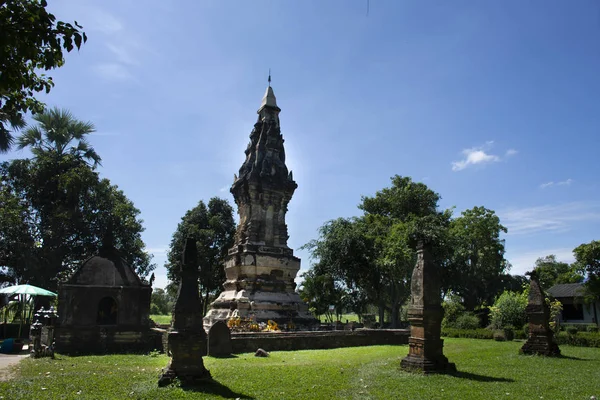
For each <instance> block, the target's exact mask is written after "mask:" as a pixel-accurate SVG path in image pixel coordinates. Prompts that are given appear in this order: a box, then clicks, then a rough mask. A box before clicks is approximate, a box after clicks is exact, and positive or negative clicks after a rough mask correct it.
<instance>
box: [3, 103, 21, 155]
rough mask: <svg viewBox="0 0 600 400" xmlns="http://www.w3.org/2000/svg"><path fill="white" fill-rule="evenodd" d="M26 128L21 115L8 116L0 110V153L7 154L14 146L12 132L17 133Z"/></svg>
mask: <svg viewBox="0 0 600 400" xmlns="http://www.w3.org/2000/svg"><path fill="white" fill-rule="evenodd" d="M24 127H25V121H23V117H21V116H20V115H15V116H10V117H9V116H8V114H6V113H4V112H3V111H2V110H0V153H6V152H7V151H8V150H10V147H11V146H12V144H13V135H12V133H11V131H10V130H13V131H17V130H19V129H22V128H24Z"/></svg>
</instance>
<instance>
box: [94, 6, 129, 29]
mask: <svg viewBox="0 0 600 400" xmlns="http://www.w3.org/2000/svg"><path fill="white" fill-rule="evenodd" d="M89 15H91V21H90V22H91V24H89V25H90V30H92V31H100V32H102V33H104V34H107V35H110V34H115V33H119V32H121V31H122V30H123V24H122V23H121V21H119V20H118V19H117V18H116V17H115V16H114V15H112V14H110V13H108V12H106V11H103V10H101V9H99V8H96V7H94V8H93V9H92V10H90V12H89Z"/></svg>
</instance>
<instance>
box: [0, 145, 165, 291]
mask: <svg viewBox="0 0 600 400" xmlns="http://www.w3.org/2000/svg"><path fill="white" fill-rule="evenodd" d="M0 180H1V181H0V188H1V189H0V211H2V214H3V217H2V218H5V221H6V223H5V224H4V223H3V224H1V225H0V238H2V239H3V240H2V241H3V242H4V243H7V245H6V246H0V247H2V250H1V251H0V266H2V267H3V269H4V270H5V271H6V274H5V278H7V279H9V280H10V281H12V282H21V283H24V282H26V283H32V284H35V285H38V286H42V287H45V288H48V289H54V288H56V285H57V281H58V280H60V279H63V278H65V277H66V276H68V275H69V274H71V273H72V272H73V271H74V270H75V268H76V267H77V266H78V265H79V264H80V263H81V262H82V261H84V260H85V259H86V258H88V257H90V256H92V255H94V254H95V253H96V252H97V251H98V248H99V246H100V244H101V242H102V239H103V238H104V237H105V235H106V233H107V231H108V230H109V229H110V230H111V232H112V233H113V236H114V238H115V241H116V243H115V244H116V246H117V248H119V249H120V250H121V253H122V255H123V258H124V259H125V261H126V262H128V263H129V265H131V266H132V267H133V268H135V269H136V271H137V273H138V274H139V275H140V276H142V277H144V276H146V275H147V274H148V273H149V272H150V271H151V270H152V269H154V267H155V266H154V265H153V264H151V256H150V255H149V254H148V253H147V252H145V251H144V243H143V241H142V239H141V232H142V231H143V230H144V229H143V226H142V221H141V220H140V219H139V218H138V216H139V213H140V211H139V210H138V209H137V208H135V206H134V205H133V203H132V202H131V201H130V200H129V199H127V197H126V196H125V195H124V194H123V192H122V191H120V190H119V189H118V188H117V187H116V186H113V185H111V184H110V181H108V180H107V179H100V178H99V177H98V173H97V172H96V171H94V168H93V166H90V165H88V164H87V163H86V162H85V161H84V160H83V158H82V157H81V156H80V154H76V153H72V152H67V153H61V154H57V153H56V152H54V151H52V150H48V151H39V152H38V154H37V156H36V157H35V158H34V159H31V160H14V161H12V162H10V163H8V162H5V163H3V164H1V165H0ZM5 240H6V241H5Z"/></svg>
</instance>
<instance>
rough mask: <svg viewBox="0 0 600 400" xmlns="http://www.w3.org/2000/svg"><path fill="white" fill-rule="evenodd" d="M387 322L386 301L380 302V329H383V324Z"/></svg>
mask: <svg viewBox="0 0 600 400" xmlns="http://www.w3.org/2000/svg"><path fill="white" fill-rule="evenodd" d="M384 323H385V303H384V302H380V303H379V329H383V324H384Z"/></svg>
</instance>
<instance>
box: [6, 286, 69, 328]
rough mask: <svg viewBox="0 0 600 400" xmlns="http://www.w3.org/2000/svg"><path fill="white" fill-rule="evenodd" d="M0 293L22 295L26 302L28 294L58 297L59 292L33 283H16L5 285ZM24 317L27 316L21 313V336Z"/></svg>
mask: <svg viewBox="0 0 600 400" xmlns="http://www.w3.org/2000/svg"><path fill="white" fill-rule="evenodd" d="M0 294H7V295H13V294H19V295H22V297H21V300H22V301H23V304H25V303H26V299H25V296H26V295H29V296H48V297H56V296H57V294H56V293H54V292H51V291H49V290H46V289H42V288H39V287H37V286H33V285H15V286H9V287H5V288H2V289H0ZM24 317H25V316H24V315H21V324H20V325H19V337H20V336H21V327H22V326H23V318H24ZM30 317H31V315H30Z"/></svg>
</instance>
